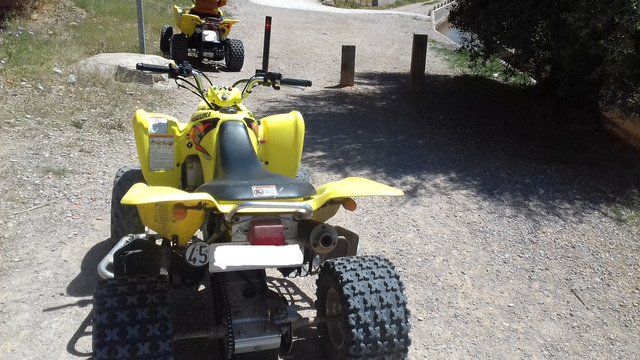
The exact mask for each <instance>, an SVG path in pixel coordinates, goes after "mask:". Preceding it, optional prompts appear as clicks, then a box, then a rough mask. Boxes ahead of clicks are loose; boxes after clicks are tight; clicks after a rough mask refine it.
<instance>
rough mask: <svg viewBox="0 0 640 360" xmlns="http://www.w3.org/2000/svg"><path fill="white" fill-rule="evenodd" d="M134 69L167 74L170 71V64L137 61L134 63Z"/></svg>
mask: <svg viewBox="0 0 640 360" xmlns="http://www.w3.org/2000/svg"><path fill="white" fill-rule="evenodd" d="M136 69H138V70H142V71H153V72H157V73H167V74H169V73H170V72H171V66H170V65H152V64H142V63H138V64H136Z"/></svg>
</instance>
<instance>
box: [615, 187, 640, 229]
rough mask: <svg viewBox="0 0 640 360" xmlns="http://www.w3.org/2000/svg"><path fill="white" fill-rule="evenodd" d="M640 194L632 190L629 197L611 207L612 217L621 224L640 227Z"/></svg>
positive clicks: (619, 200)
mask: <svg viewBox="0 0 640 360" xmlns="http://www.w3.org/2000/svg"><path fill="white" fill-rule="evenodd" d="M639 209H640V194H638V191H637V190H635V189H634V190H632V191H631V192H630V193H629V194H628V196H626V197H625V198H622V199H618V201H617V204H616V205H613V206H611V207H609V214H610V216H611V217H612V218H613V219H614V220H616V221H617V222H619V223H622V224H626V225H635V226H639V225H640V211H639Z"/></svg>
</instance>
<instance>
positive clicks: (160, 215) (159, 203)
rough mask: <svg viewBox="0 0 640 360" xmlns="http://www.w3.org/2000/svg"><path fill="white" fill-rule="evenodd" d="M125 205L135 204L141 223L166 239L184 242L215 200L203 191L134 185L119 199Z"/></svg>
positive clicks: (196, 227)
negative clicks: (195, 191)
mask: <svg viewBox="0 0 640 360" xmlns="http://www.w3.org/2000/svg"><path fill="white" fill-rule="evenodd" d="M122 203H123V204H125V205H136V206H137V207H138V212H139V213H140V219H141V220H142V223H143V224H144V225H145V226H147V227H148V228H149V229H151V230H153V231H155V232H157V233H158V234H160V235H162V236H163V237H165V238H167V239H171V240H174V239H175V238H177V241H178V244H179V245H186V244H187V242H189V240H190V239H191V236H192V235H193V234H194V233H195V232H196V231H197V230H198V228H199V227H200V226H201V225H202V224H203V223H204V221H205V219H206V216H207V211H210V210H212V209H215V208H217V207H218V203H217V202H216V201H215V200H214V199H213V197H211V195H209V194H206V193H189V192H186V191H183V190H179V189H175V188H172V187H168V186H148V185H146V184H143V183H138V184H135V185H133V186H132V187H131V189H129V191H128V192H127V193H126V194H125V195H124V197H123V198H122Z"/></svg>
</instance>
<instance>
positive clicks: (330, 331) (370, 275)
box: [316, 256, 411, 359]
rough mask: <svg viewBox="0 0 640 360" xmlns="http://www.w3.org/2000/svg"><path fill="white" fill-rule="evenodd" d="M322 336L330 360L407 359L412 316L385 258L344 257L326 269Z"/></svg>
mask: <svg viewBox="0 0 640 360" xmlns="http://www.w3.org/2000/svg"><path fill="white" fill-rule="evenodd" d="M316 284H317V286H318V289H317V296H318V300H317V302H316V308H317V311H318V316H319V317H338V318H339V319H340V320H334V321H329V322H325V323H321V324H320V326H319V330H320V335H321V337H322V341H323V343H324V345H325V346H324V347H325V352H326V355H327V358H328V359H405V358H406V357H407V354H408V350H409V345H410V344H411V340H410V339H409V330H410V327H411V325H410V324H409V310H408V309H407V298H406V296H405V295H404V293H403V290H404V285H403V283H402V281H401V280H400V278H399V275H398V273H397V272H396V270H395V268H394V266H393V264H392V263H391V262H390V261H389V260H387V259H385V258H382V257H377V256H367V257H345V258H337V259H331V260H327V261H325V262H324V263H323V265H322V267H321V269H320V274H319V275H318V280H317V281H316Z"/></svg>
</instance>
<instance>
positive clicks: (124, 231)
mask: <svg viewBox="0 0 640 360" xmlns="http://www.w3.org/2000/svg"><path fill="white" fill-rule="evenodd" d="M139 182H144V176H143V175H142V169H140V167H139V166H125V167H123V168H121V169H120V170H118V172H117V173H116V177H115V179H114V180H113V190H112V191H111V241H114V242H118V241H120V239H122V237H123V236H125V235H129V234H140V233H143V232H144V231H145V229H144V225H143V224H142V221H141V220H140V214H139V213H138V208H137V207H135V206H134V205H123V204H121V203H120V201H121V200H122V197H123V196H124V194H126V193H127V191H129V189H130V188H131V186H133V184H136V183H139Z"/></svg>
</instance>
